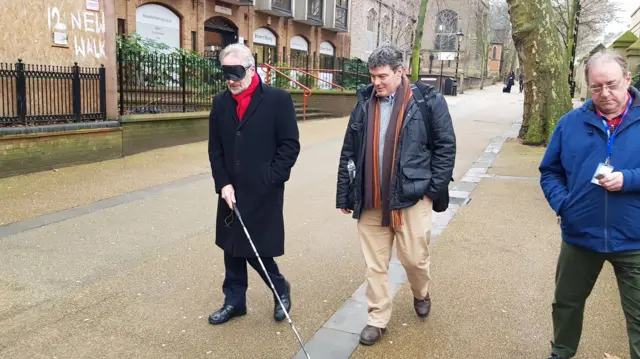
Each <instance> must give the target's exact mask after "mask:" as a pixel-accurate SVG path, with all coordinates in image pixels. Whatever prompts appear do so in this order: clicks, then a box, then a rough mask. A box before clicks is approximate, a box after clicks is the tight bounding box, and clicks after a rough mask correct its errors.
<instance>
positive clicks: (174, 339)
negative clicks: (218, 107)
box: [0, 86, 522, 359]
mask: <svg viewBox="0 0 640 359" xmlns="http://www.w3.org/2000/svg"><path fill="white" fill-rule="evenodd" d="M448 101H449V102H450V108H451V113H452V116H453V119H454V126H455V130H456V135H457V140H458V155H457V161H456V169H455V172H454V177H455V179H456V180H458V179H460V178H461V177H462V176H463V175H464V174H465V172H466V171H467V170H468V169H469V167H470V166H471V164H472V163H473V162H474V161H476V160H477V159H478V157H479V156H481V155H482V153H483V151H484V149H485V147H486V146H487V145H488V144H489V143H490V142H492V140H493V139H494V138H496V137H500V136H502V134H503V133H505V132H506V131H508V130H509V129H510V128H511V125H512V123H514V122H515V121H517V120H518V119H519V118H520V117H521V113H522V96H521V95H519V94H517V93H512V94H502V93H501V92H500V86H492V87H488V88H486V89H485V90H484V91H479V90H470V91H466V93H465V94H463V95H460V96H458V97H455V98H450V99H448ZM327 121H333V124H332V125H331V126H332V128H331V130H330V131H329V132H328V134H327V136H326V137H325V138H324V139H323V140H322V141H317V142H315V143H312V144H305V143H303V144H302V145H303V150H302V152H301V155H300V158H299V161H298V163H297V164H296V166H295V168H294V171H293V173H292V176H291V181H290V182H289V183H288V184H287V190H286V199H285V218H286V223H287V242H286V255H285V256H284V257H282V258H280V259H279V261H278V263H279V265H280V267H281V269H282V271H283V273H284V274H285V275H286V276H287V277H288V279H289V280H290V282H291V283H292V291H293V310H292V316H293V319H294V321H295V323H296V327H297V328H298V330H299V331H300V333H301V335H302V337H303V340H305V341H306V340H308V339H309V338H311V336H312V335H313V334H314V333H315V332H316V331H317V330H318V329H319V328H321V327H322V325H323V323H325V321H327V319H329V318H330V317H331V316H332V314H333V313H334V312H336V310H338V308H340V306H341V305H342V304H343V303H344V301H345V299H347V298H349V297H350V296H351V295H352V293H353V292H354V291H355V290H356V289H357V288H358V287H359V286H360V285H361V284H362V282H363V280H364V261H363V259H362V254H361V251H360V248H359V243H358V240H357V235H356V230H355V222H354V221H353V220H352V219H351V218H350V217H348V216H345V215H342V214H341V213H340V212H339V211H337V210H335V209H334V203H335V175H336V170H337V168H336V165H337V160H338V154H339V151H340V146H341V142H342V136H343V134H344V129H345V125H346V122H345V120H344V119H341V120H327ZM301 126H309V125H307V124H302V125H301ZM189 146H201V145H198V144H194V145H189ZM201 147H203V146H201ZM203 148H204V147H203ZM142 156H144V154H142ZM124 160H125V159H123V161H124ZM151 160H153V159H151ZM199 161H200V162H199V166H201V167H202V166H206V157H205V156H202V158H201V159H199ZM180 165H181V161H180V159H179V158H176V159H175V163H166V162H165V163H163V164H162V166H164V167H163V168H166V170H167V171H171V166H175V167H176V168H178V167H180ZM146 166H147V167H153V166H152V165H150V164H148V163H147V165H146ZM150 171H151V170H150ZM171 181H172V182H169V183H167V184H163V185H161V186H160V187H158V188H157V189H156V190H144V189H140V190H136V191H134V192H130V193H128V194H123V195H121V196H116V197H113V198H112V199H111V200H109V201H108V202H94V203H93V204H89V205H88V207H86V208H85V210H75V211H74V210H71V211H69V210H67V211H64V210H62V211H61V212H56V213H57V214H56V213H54V214H53V216H56V215H59V216H61V217H60V218H63V220H61V221H57V222H54V223H50V224H46V225H43V226H40V227H38V228H33V229H28V230H24V231H15V230H14V231H13V232H15V233H11V234H10V235H7V236H4V237H0V358H105V357H109V358H274V359H275V358H279V359H280V358H291V357H292V356H293V355H294V354H296V352H297V351H298V349H299V348H298V345H297V341H296V340H295V337H294V336H293V335H292V333H291V332H290V329H289V326H288V324H286V322H285V323H274V322H273V320H272V311H273V303H272V297H271V295H270V292H269V290H268V288H267V287H266V286H264V285H263V284H262V283H261V281H260V280H259V278H258V276H257V275H256V274H255V273H253V272H252V271H250V273H251V275H250V288H249V291H248V306H249V313H248V315H247V316H245V317H243V318H240V319H237V320H234V321H232V322H230V323H228V324H226V325H224V326H218V327H213V326H211V325H209V324H208V323H207V317H208V315H209V314H210V313H211V312H213V311H215V310H216V309H218V307H219V306H220V304H221V303H222V301H223V296H222V293H221V286H222V280H223V268H224V266H223V261H222V253H221V251H220V250H219V249H218V248H217V247H216V246H215V245H214V234H213V233H214V218H215V207H216V206H215V204H216V196H215V193H214V190H213V181H212V179H211V177H210V175H209V174H206V173H205V174H195V175H192V176H188V177H185V178H177V179H176V178H172V179H171ZM114 185H115V186H119V185H118V184H114ZM125 187H126V186H125ZM125 187H123V188H125ZM51 190H53V189H51ZM42 191H43V192H47V190H46V189H42ZM46 196H49V197H50V199H51V198H52V199H53V200H55V195H52V194H51V192H47V194H46ZM52 196H53V197H52ZM34 202H37V200H34ZM49 218H52V217H49ZM36 220H37V218H36ZM1 228H2V227H0V229H1ZM14 228H15V227H14Z"/></svg>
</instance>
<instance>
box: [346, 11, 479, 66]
mask: <svg viewBox="0 0 640 359" xmlns="http://www.w3.org/2000/svg"><path fill="white" fill-rule="evenodd" d="M352 2H353V3H352V5H351V7H352V11H353V12H354V13H356V14H362V15H361V16H353V17H352V18H351V55H352V56H355V57H359V58H361V59H362V60H366V59H367V58H368V57H369V55H370V54H371V52H372V51H373V49H375V48H376V47H378V46H379V45H382V44H384V43H393V44H395V45H397V46H398V47H399V48H400V49H401V50H402V51H403V52H404V53H405V65H407V66H409V65H410V61H411V48H412V44H413V37H414V34H415V26H416V23H417V14H418V11H419V7H420V1H419V0H353V1H352ZM485 16H489V5H488V4H487V2H486V0H446V1H429V3H428V5H427V13H426V17H425V23H424V32H423V37H422V51H421V54H422V59H421V66H420V68H421V71H420V72H421V73H428V72H429V68H432V70H433V72H437V73H439V72H440V67H441V65H442V71H443V74H445V75H447V76H451V75H453V73H454V72H455V66H456V56H457V53H458V41H460V63H459V70H460V72H465V73H469V74H470V75H471V76H474V75H478V74H479V70H480V67H481V64H482V58H481V56H482V51H481V44H480V43H479V42H478V41H477V39H478V38H479V37H480V35H481V34H480V33H479V32H480V31H481V30H480V25H481V24H482V21H483V18H484V17H485ZM459 32H461V33H462V34H464V36H462V37H459V36H457V35H458V33H459ZM487 37H488V36H487ZM489 45H491V44H489ZM430 55H433V60H430ZM490 55H491V53H490Z"/></svg>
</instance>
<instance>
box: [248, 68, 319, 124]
mask: <svg viewBox="0 0 640 359" xmlns="http://www.w3.org/2000/svg"><path fill="white" fill-rule="evenodd" d="M260 67H262V70H263V71H264V72H266V83H267V85H270V84H271V72H274V73H275V75H274V77H276V81H277V76H278V75H279V76H281V77H284V78H285V79H287V80H289V81H291V82H293V83H295V84H296V85H297V86H299V87H300V88H302V120H303V121H304V120H306V119H307V99H308V98H309V97H311V95H312V91H311V89H310V88H308V87H306V86H305V85H303V84H301V83H300V82H298V81H296V80H294V79H293V78H292V77H290V76H288V75H286V74H284V73H283V72H282V71H280V70H278V69H277V68H275V67H273V66H271V65H269V64H262V65H261V66H260Z"/></svg>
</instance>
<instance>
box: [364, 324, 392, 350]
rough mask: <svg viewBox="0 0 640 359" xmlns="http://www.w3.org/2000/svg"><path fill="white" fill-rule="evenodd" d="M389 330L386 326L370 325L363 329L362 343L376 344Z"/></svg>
mask: <svg viewBox="0 0 640 359" xmlns="http://www.w3.org/2000/svg"><path fill="white" fill-rule="evenodd" d="M386 332H387V329H386V328H377V327H374V326H372V325H368V324H367V326H366V327H364V329H362V333H360V344H362V345H374V344H375V343H377V342H378V341H379V340H380V339H382V336H383V335H384V334H385V333H386Z"/></svg>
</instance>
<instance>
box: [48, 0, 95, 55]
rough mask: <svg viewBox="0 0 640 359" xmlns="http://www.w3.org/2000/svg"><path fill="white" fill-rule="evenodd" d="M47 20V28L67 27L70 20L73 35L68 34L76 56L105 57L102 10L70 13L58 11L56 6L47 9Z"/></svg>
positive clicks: (58, 28)
mask: <svg viewBox="0 0 640 359" xmlns="http://www.w3.org/2000/svg"><path fill="white" fill-rule="evenodd" d="M47 21H48V25H49V30H54V29H55V30H57V31H60V29H69V27H68V26H67V24H68V23H69V22H71V30H72V32H73V35H71V36H69V39H71V40H72V41H71V43H72V44H73V48H74V54H75V56H76V57H79V56H81V57H83V58H84V57H87V56H94V57H95V58H97V59H101V58H104V57H106V53H105V44H104V35H101V34H104V33H105V31H106V29H105V21H104V12H100V13H98V12H94V11H76V12H71V13H64V12H60V9H59V8H57V7H49V8H48V9H47Z"/></svg>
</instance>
